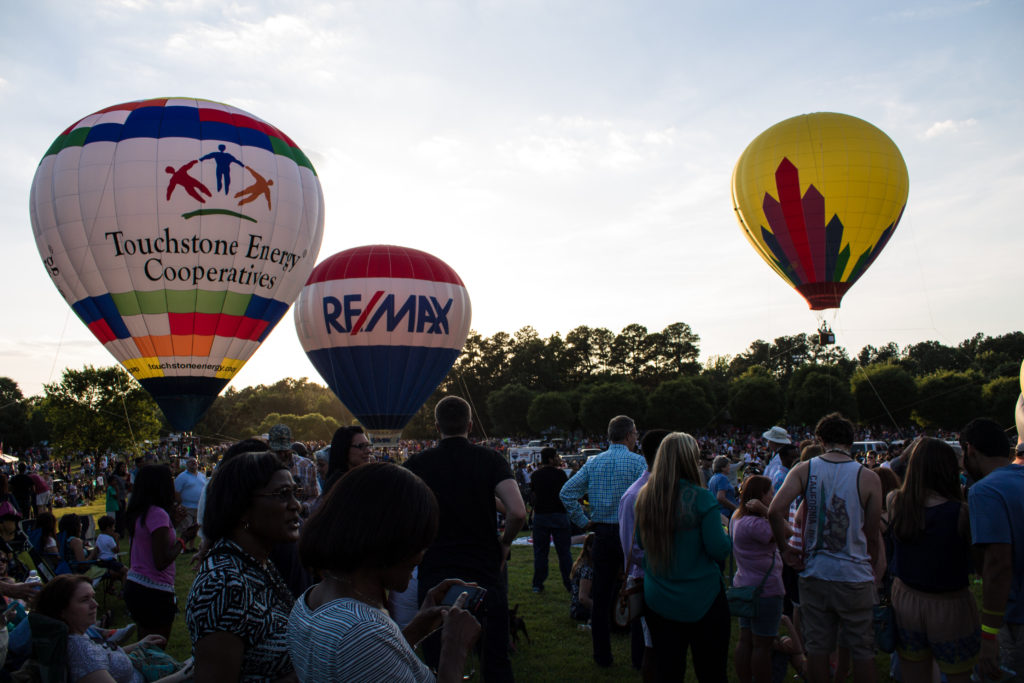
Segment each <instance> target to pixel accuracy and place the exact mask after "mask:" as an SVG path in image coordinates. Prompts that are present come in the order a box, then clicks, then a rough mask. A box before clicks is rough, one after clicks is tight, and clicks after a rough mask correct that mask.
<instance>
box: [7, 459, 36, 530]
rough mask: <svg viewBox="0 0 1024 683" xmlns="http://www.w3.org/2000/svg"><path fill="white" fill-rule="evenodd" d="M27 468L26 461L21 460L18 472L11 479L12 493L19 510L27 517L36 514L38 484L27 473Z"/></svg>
mask: <svg viewBox="0 0 1024 683" xmlns="http://www.w3.org/2000/svg"><path fill="white" fill-rule="evenodd" d="M27 469H28V468H27V467H26V466H25V463H23V462H19V463H18V473H17V474H16V475H14V476H13V477H11V480H10V485H11V495H13V496H14V500H15V502H16V503H17V504H18V511H19V512H21V515H22V517H24V518H25V519H28V518H29V517H34V516H35V507H34V506H35V495H36V485H35V484H34V483H33V482H32V478H31V477H29V476H28V475H27V474H25V471H26V470H27Z"/></svg>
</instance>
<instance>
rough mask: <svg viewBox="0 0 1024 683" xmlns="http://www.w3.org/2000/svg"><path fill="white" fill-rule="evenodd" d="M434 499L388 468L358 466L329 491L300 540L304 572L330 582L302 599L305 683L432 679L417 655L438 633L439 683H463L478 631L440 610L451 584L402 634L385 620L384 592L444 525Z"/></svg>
mask: <svg viewBox="0 0 1024 683" xmlns="http://www.w3.org/2000/svg"><path fill="white" fill-rule="evenodd" d="M438 516H439V513H438V508H437V501H436V499H435V498H434V494H433V492H432V491H431V490H430V488H429V487H428V486H427V485H426V484H425V483H423V480H421V479H420V478H419V477H417V476H416V475H415V474H413V473H412V472H410V471H409V470H407V469H404V468H401V467H397V466H395V465H391V464H388V463H371V464H369V465H363V466H361V467H358V468H355V469H353V470H351V471H349V472H348V473H346V474H345V475H344V476H343V477H341V478H340V479H339V480H338V482H337V483H336V484H335V485H334V486H333V487H331V489H330V491H329V492H328V493H327V495H326V496H325V497H324V498H323V499H322V500H321V501H320V505H319V506H318V507H317V510H316V512H314V513H313V516H312V517H310V518H309V521H307V522H306V525H305V527H304V528H303V530H302V539H301V540H300V541H299V555H300V556H301V557H302V561H303V564H305V565H307V566H311V567H316V568H317V569H320V570H322V571H323V574H324V580H323V581H321V582H320V583H318V584H316V585H315V586H313V587H312V588H310V589H309V590H307V591H306V592H305V593H303V594H302V596H301V597H300V598H299V599H298V600H296V601H295V607H294V609H293V610H292V614H291V619H290V621H289V623H288V648H289V650H290V652H291V656H292V662H293V663H294V665H295V673H296V674H297V675H298V677H299V680H301V681H304V682H307V683H312V682H316V681H389V683H393V682H398V681H401V682H412V681H416V682H420V681H426V682H429V681H434V680H435V679H434V674H433V673H432V672H431V671H430V669H429V668H427V666H426V665H425V664H424V663H423V662H422V661H421V660H420V659H419V658H418V657H417V656H416V653H415V652H414V651H413V647H415V646H416V644H417V643H418V642H420V641H421V640H422V639H423V638H425V637H426V636H428V635H429V634H430V633H431V632H432V631H434V630H436V629H437V628H438V627H441V628H442V634H441V643H442V644H441V662H440V665H439V667H438V672H437V679H438V680H441V681H461V680H462V668H463V665H464V663H465V659H466V653H467V652H468V650H469V647H470V646H471V645H472V644H473V643H474V642H475V641H476V638H477V635H478V634H479V632H480V625H479V624H478V623H477V622H476V619H475V618H474V617H473V615H472V614H470V613H469V612H466V611H464V610H462V609H461V607H462V604H463V602H464V601H465V597H460V598H459V599H458V600H456V602H455V606H452V607H441V605H440V603H441V601H442V598H444V596H445V594H446V592H447V591H448V589H449V588H451V587H452V586H454V585H459V584H461V585H466V584H464V583H463V582H462V581H459V580H458V579H447V580H446V581H442V582H441V583H440V584H438V585H437V586H435V587H434V588H432V589H431V590H430V591H429V592H428V593H427V597H426V599H425V600H424V601H423V604H422V605H421V607H420V611H419V612H418V613H417V614H416V616H415V617H413V619H412V621H410V622H409V624H408V625H407V626H406V627H405V629H399V627H398V624H396V623H395V622H394V620H392V619H391V617H390V615H389V614H388V612H387V608H386V604H387V596H386V592H387V591H398V592H401V591H404V590H405V589H406V587H407V586H408V585H409V579H410V576H411V574H412V570H413V568H414V567H415V566H416V565H417V564H419V562H420V560H422V559H423V554H424V552H426V549H427V546H429V545H430V544H431V543H432V542H433V540H434V536H436V535H437V524H438Z"/></svg>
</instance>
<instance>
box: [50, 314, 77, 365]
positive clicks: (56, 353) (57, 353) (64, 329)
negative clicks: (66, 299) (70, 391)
mask: <svg viewBox="0 0 1024 683" xmlns="http://www.w3.org/2000/svg"><path fill="white" fill-rule="evenodd" d="M71 310H72V309H70V308H69V309H68V310H67V311H65V313H64V326H63V327H62V328H61V331H60V338H59V339H58V340H57V350H56V351H54V352H53V364H52V365H51V366H50V377H49V380H48V381H49V382H52V381H53V371H54V370H56V369H57V359H58V358H59V357H60V349H61V347H62V346H63V345H64V335H65V334H67V331H68V320H70V319H71Z"/></svg>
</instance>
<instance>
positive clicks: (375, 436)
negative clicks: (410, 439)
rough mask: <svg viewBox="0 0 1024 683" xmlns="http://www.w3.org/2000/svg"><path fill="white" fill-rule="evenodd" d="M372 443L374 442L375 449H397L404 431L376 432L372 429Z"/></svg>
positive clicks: (383, 430)
mask: <svg viewBox="0 0 1024 683" xmlns="http://www.w3.org/2000/svg"><path fill="white" fill-rule="evenodd" d="M369 432H370V441H372V442H373V446H374V448H397V447H398V441H399V439H401V438H402V430H400V429H399V430H393V429H390V430H385V429H381V430H376V429H371V430H369Z"/></svg>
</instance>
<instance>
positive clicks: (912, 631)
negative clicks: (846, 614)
mask: <svg viewBox="0 0 1024 683" xmlns="http://www.w3.org/2000/svg"><path fill="white" fill-rule="evenodd" d="M907 453H908V458H907V480H906V482H905V483H904V484H903V487H902V488H900V489H898V490H895V491H893V492H892V494H891V495H890V498H889V505H888V508H889V517H890V527H889V529H890V537H891V538H892V540H893V545H894V549H893V560H892V565H891V567H890V569H891V570H892V575H893V576H894V577H895V578H894V579H893V585H892V607H893V612H894V616H895V619H896V626H897V627H898V632H899V638H898V639H897V640H898V645H897V647H898V649H897V652H898V653H899V659H900V674H901V676H902V680H903V683H930V681H931V680H932V669H933V663H932V662H933V660H934V662H935V663H937V664H938V667H939V670H940V671H941V672H942V673H943V674H944V675H945V677H946V679H947V680H948V681H949V683H958V682H959V683H966V682H967V681H968V680H969V678H970V674H971V671H972V670H973V669H974V664H975V662H976V661H977V658H978V650H979V648H980V645H981V643H980V638H979V633H980V621H979V619H978V605H977V602H976V600H975V599H974V596H973V595H972V594H971V591H970V585H969V571H970V545H971V538H970V532H969V522H968V518H967V504H966V503H965V502H964V499H963V491H962V489H961V488H960V476H959V475H960V463H959V462H958V460H957V457H956V452H955V451H954V450H953V448H952V446H950V445H949V444H947V443H946V442H945V441H942V440H940V439H932V438H927V437H925V438H922V439H919V440H918V441H915V442H914V444H913V445H912V446H911V447H910V449H909V450H908V451H907ZM892 476H894V477H895V476H896V475H892Z"/></svg>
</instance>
